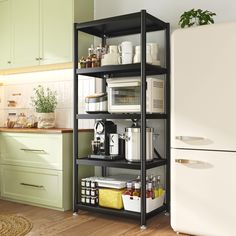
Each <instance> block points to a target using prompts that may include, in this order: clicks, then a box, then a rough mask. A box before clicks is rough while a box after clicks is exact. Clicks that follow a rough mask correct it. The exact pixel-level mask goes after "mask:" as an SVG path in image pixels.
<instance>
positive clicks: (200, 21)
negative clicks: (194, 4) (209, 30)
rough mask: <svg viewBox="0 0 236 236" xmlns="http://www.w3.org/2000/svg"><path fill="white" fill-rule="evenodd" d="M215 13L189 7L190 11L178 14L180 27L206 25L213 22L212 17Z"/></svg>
mask: <svg viewBox="0 0 236 236" xmlns="http://www.w3.org/2000/svg"><path fill="white" fill-rule="evenodd" d="M215 15H216V13H214V12H211V11H208V10H205V11H203V10H201V9H197V10H195V9H191V10H190V11H186V12H184V13H183V14H182V15H181V16H180V20H179V25H180V27H181V28H185V27H191V26H194V25H195V26H197V25H208V24H214V19H213V17H214V16H215Z"/></svg>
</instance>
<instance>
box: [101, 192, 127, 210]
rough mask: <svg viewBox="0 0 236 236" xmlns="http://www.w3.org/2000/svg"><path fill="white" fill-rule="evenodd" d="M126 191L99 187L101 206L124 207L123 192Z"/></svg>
mask: <svg viewBox="0 0 236 236" xmlns="http://www.w3.org/2000/svg"><path fill="white" fill-rule="evenodd" d="M124 191H125V190H124V189H119V190H118V189H109V188H101V189H99V206H101V207H108V208H114V209H122V208H123V207H124V206H123V201H122V193H123V192H124Z"/></svg>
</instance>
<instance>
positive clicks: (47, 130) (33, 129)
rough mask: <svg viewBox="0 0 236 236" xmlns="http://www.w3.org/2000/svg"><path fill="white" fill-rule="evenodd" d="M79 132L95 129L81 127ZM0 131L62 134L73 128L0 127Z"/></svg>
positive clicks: (71, 130)
mask: <svg viewBox="0 0 236 236" xmlns="http://www.w3.org/2000/svg"><path fill="white" fill-rule="evenodd" d="M78 131H79V132H92V131H93V129H79V130H78ZM0 132H13V133H45V134H58V133H59V134H61V133H72V132H73V129H68V128H53V129H38V128H0Z"/></svg>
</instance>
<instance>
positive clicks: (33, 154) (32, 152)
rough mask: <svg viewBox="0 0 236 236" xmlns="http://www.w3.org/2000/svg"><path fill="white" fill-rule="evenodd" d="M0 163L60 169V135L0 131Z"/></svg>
mask: <svg viewBox="0 0 236 236" xmlns="http://www.w3.org/2000/svg"><path fill="white" fill-rule="evenodd" d="M0 152H1V157H0V160H1V163H2V164H10V165H21V166H30V167H40V168H47V169H57V170H62V135H57V134H46V135H45V134H24V133H20V134H17V133H2V134H1V138H0Z"/></svg>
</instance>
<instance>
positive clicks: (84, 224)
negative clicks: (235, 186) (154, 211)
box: [0, 200, 176, 236]
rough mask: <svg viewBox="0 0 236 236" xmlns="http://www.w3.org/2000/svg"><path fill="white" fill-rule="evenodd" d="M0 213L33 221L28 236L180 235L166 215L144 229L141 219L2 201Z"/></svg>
mask: <svg viewBox="0 0 236 236" xmlns="http://www.w3.org/2000/svg"><path fill="white" fill-rule="evenodd" d="M0 214H18V215H22V216H25V217H27V218H28V219H30V220H31V221H32V223H33V229H32V230H31V232H30V233H29V234H28V236H108V235H109V236H176V233H175V232H174V231H173V230H172V229H171V227H170V219H169V217H168V216H165V215H164V214H161V215H158V216H155V217H153V218H151V219H149V220H148V224H147V229H146V230H143V231H142V230H140V227H139V222H138V221H137V220H132V219H126V218H124V219H123V218H120V217H113V216H106V215H102V214H95V213H90V212H86V211H80V212H79V214H78V216H73V215H72V212H71V211H67V212H60V211H55V210H50V209H46V208H40V207H34V206H29V205H24V204H18V203H13V202H9V201H3V200H0Z"/></svg>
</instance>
